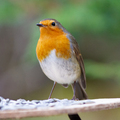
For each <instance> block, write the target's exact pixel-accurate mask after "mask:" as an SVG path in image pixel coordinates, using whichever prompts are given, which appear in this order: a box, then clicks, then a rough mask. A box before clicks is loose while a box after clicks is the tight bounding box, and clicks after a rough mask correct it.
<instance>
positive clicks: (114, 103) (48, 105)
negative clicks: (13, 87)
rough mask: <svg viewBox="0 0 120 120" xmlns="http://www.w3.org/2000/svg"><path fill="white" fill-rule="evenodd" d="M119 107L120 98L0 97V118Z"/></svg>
mask: <svg viewBox="0 0 120 120" xmlns="http://www.w3.org/2000/svg"><path fill="white" fill-rule="evenodd" d="M118 107H120V98H112V99H110V98H109V99H90V100H80V101H74V100H67V99H62V100H59V99H55V98H54V99H48V100H32V101H29V100H27V101H26V100H24V99H18V100H9V99H4V98H2V97H1V98H0V118H25V117H38V116H39V117H40V116H53V115H60V114H76V113H80V112H88V111H99V110H107V109H114V108H118Z"/></svg>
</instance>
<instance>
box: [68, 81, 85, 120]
mask: <svg viewBox="0 0 120 120" xmlns="http://www.w3.org/2000/svg"><path fill="white" fill-rule="evenodd" d="M72 88H73V91H74V92H75V97H76V98H77V99H79V100H83V99H87V94H86V92H85V89H84V88H83V86H82V84H81V83H80V82H79V81H77V82H74V83H73V84H72ZM68 117H69V119H70V120H81V118H80V116H79V115H78V114H68Z"/></svg>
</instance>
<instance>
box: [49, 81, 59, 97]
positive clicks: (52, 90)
mask: <svg viewBox="0 0 120 120" xmlns="http://www.w3.org/2000/svg"><path fill="white" fill-rule="evenodd" d="M56 83H57V82H54V84H53V87H52V90H51V92H50V95H49V98H48V99H50V98H51V96H52V93H53V90H54V88H55V86H56Z"/></svg>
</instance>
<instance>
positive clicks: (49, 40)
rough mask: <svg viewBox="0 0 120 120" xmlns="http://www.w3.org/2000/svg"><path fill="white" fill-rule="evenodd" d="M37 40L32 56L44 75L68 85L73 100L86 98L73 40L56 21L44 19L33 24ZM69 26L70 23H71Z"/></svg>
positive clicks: (82, 66)
mask: <svg viewBox="0 0 120 120" xmlns="http://www.w3.org/2000/svg"><path fill="white" fill-rule="evenodd" d="M36 25H37V26H38V27H39V29H40V37H39V40H38V42H37V46H36V55H37V59H38V61H39V64H40V66H41V68H42V71H43V72H44V74H45V75H46V76H47V77H48V78H49V79H50V80H52V81H54V84H53V87H52V90H51V92H50V95H49V99H50V98H51V96H52V93H53V90H54V88H55V86H56V83H58V84H61V85H63V86H64V87H66V88H67V87H68V86H69V85H71V86H72V89H73V98H72V99H73V100H76V99H78V100H82V99H87V93H86V91H85V88H86V75H85V67H84V62H83V58H82V55H81V52H80V50H79V46H78V43H77V42H76V39H75V38H74V37H73V36H72V35H71V33H69V32H68V31H67V30H66V29H65V28H64V27H63V26H62V24H61V23H60V22H58V21H57V20H56V19H52V18H47V19H43V20H41V21H40V22H39V23H37V24H36ZM72 25H73V24H72Z"/></svg>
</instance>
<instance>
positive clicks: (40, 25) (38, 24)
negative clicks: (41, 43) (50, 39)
mask: <svg viewBox="0 0 120 120" xmlns="http://www.w3.org/2000/svg"><path fill="white" fill-rule="evenodd" d="M36 25H37V26H38V27H44V25H43V24H40V23H37V24H36Z"/></svg>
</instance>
